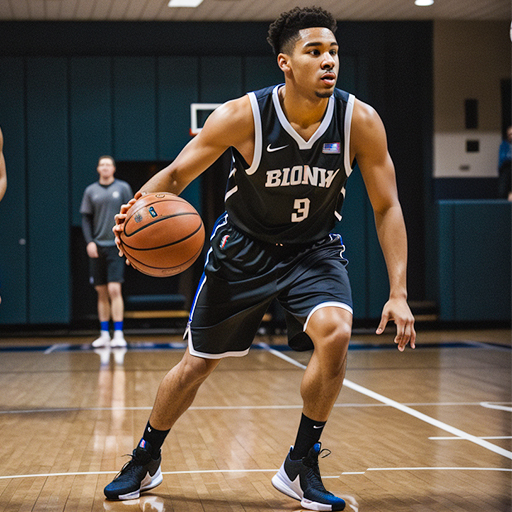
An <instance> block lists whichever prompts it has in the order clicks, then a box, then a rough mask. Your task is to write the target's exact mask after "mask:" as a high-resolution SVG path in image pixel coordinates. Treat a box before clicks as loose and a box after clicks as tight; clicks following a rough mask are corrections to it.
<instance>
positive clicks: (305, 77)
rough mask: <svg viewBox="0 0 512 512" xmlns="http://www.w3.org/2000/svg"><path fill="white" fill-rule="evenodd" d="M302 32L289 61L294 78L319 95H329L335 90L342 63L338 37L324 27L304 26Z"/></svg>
mask: <svg viewBox="0 0 512 512" xmlns="http://www.w3.org/2000/svg"><path fill="white" fill-rule="evenodd" d="M299 34H300V39H299V40H298V41H297V42H296V43H295V47H294V49H293V53H292V55H291V56H290V61H289V62H290V68H291V70H292V72H293V77H294V80H295V82H296V84H297V85H298V86H299V87H302V88H306V89H308V90H310V91H312V92H313V93H314V94H315V95H316V96H317V97H319V98H328V97H329V96H331V95H332V93H333V92H334V88H335V86H336V80H337V78H338V71H339V64H340V63H339V58H338V43H337V42H336V38H335V37H334V34H333V33H332V32H331V31H330V30H329V29H328V28H323V27H314V28H305V29H302V30H301V31H300V32H299Z"/></svg>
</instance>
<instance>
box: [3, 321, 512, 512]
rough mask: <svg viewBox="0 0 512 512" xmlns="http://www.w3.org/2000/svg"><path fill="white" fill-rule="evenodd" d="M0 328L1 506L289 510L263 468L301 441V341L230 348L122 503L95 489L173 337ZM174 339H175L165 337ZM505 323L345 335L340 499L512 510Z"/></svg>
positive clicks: (329, 434)
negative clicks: (107, 342) (106, 339)
mask: <svg viewBox="0 0 512 512" xmlns="http://www.w3.org/2000/svg"><path fill="white" fill-rule="evenodd" d="M127 339H128V341H129V342H130V346H129V348H128V350H127V351H126V350H121V349H116V350H112V351H111V352H109V351H108V350H103V351H102V350H96V351H94V350H92V349H91V347H90V342H91V341H92V338H68V339H65V338H34V339H29V338H24V339H12V338H11V339H7V338H5V339H1V338H0V439H1V442H0V512H4V511H5V512H7V511H9V512H11V511H12V512H14V511H19V512H22V511H23V512H24V511H47V510H48V511H50V510H51V511H54V512H60V511H66V512H71V511H77V512H84V511H104V510H107V511H124V512H137V511H144V512H164V511H176V512H184V511H190V512H196V511H205V512H214V511H215V512H217V511H226V512H227V511H230V512H231V511H233V512H235V511H236V512H241V511H247V512H259V511H270V512H284V511H290V512H291V511H297V510H301V508H300V503H299V502H297V501H295V500H292V499H290V498H287V497H286V496H284V495H282V494H280V493H279V492H277V491H276V490H274V488H273V487H272V485H271V483H270V479H271V477H272V476H273V474H274V472H275V471H276V470H277V469H278V468H279V466H280V465H281V463H282V461H283V459H284V457H285V456H286V453H287V451H288V449H289V446H290V444H291V443H293V441H294V437H295V432H296V429H297V425H298V421H299V418H300V413H301V405H300V404H301V400H300V396H299V391H298V390H299V384H300V380H301V376H302V373H303V368H304V365H306V364H307V361H308V358H309V354H308V353H302V354H298V353H294V352H291V351H288V350H285V347H284V346H283V345H281V344H282V343H283V339H282V338H280V337H272V338H271V337H263V336H262V337H259V338H258V339H256V340H255V346H254V348H253V350H251V352H250V354H249V355H248V356H247V357H245V358H232V359H226V360H224V361H223V362H222V363H221V364H220V366H219V367H218V369H217V370H216V371H215V372H214V373H213V375H212V376H211V377H210V378H209V379H208V380H207V381H206V383H205V384H204V385H203V387H202V388H201V389H200V391H199V394H198V396H197V399H196V401H195V402H194V404H193V406H192V408H191V409H190V410H189V411H187V413H185V415H184V416H183V417H182V418H181V419H180V421H179V422H178V423H177V424H176V426H175V428H174V429H173V430H172V431H171V433H170V434H169V437H168V439H167V441H166V443H165V445H164V448H163V463H162V471H163V473H164V481H163V484H162V485H161V486H159V487H157V488H156V489H154V490H153V491H149V492H147V493H145V494H143V497H141V498H140V499H138V500H133V501H130V502H109V501H105V500H104V498H103V487H104V486H105V485H106V484H107V483H108V482H109V481H110V480H111V479H112V478H113V477H114V476H115V474H116V473H117V471H118V470H119V469H120V468H121V466H122V465H123V464H124V462H125V461H126V460H127V459H126V458H124V457H123V455H124V454H127V453H131V451H132V449H133V447H134V445H135V443H136V442H137V441H138V440H139V438H140V436H141V434H142V430H143V427H144V425H145V423H146V420H147V417H148V415H149V411H150V409H151V406H152V404H153V399H154V396H155V393H156V390H157V387H158V384H159V382H160V380H161V378H162V377H163V376H164V374H165V373H166V371H167V370H168V369H169V368H170V367H171V366H173V365H174V364H176V362H177V361H178V360H179V359H180V357H181V355H182V353H183V346H182V345H181V340H180V338H179V337H175V338H172V339H171V338H170V337H167V336H154V337H147V336H146V337H142V336H135V335H131V336H130V335H127ZM170 341H171V342H172V343H170ZM511 355H512V350H511V336H510V331H508V330H486V331H483V330H475V331H471V330H467V331H455V330H452V331H427V332H420V333H419V337H418V348H417V349H416V350H415V351H411V350H407V351H406V352H405V353H403V354H401V353H399V352H398V351H397V350H396V349H395V348H394V345H393V343H392V335H391V331H390V332H389V334H385V335H384V336H383V337H377V336H374V335H372V334H369V333H363V332H361V333H358V332H357V331H356V332H355V333H354V335H353V339H352V343H351V350H350V352H349V363H348V371H347V380H346V382H345V386H344V388H343V390H342V392H341V394H340V397H339V398H338V401H337V403H336V406H335V408H334V410H333V413H332V415H331V418H330V420H329V422H328V424H327V427H326V429H325V432H324V434H323V436H322V441H323V447H325V448H329V449H330V450H331V451H332V454H331V455H330V456H329V457H327V458H324V459H321V462H320V468H321V471H322V475H323V479H324V483H325V485H326V487H327V488H328V489H329V490H331V491H332V492H334V493H336V494H338V495H341V496H344V497H346V500H347V507H346V510H347V511H349V512H354V511H362V512H370V511H371V512H389V511H392V512H409V511H410V512H413V511H414V512H428V511H443V512H444V511H453V512H477V511H478V512H480V511H482V510H485V511H486V512H505V511H507V512H508V511H510V510H511V481H512V478H511V477H512V465H511V460H512V451H511V450H512V446H511V436H512V422H511V419H512V398H511Z"/></svg>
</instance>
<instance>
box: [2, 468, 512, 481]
mask: <svg viewBox="0 0 512 512" xmlns="http://www.w3.org/2000/svg"><path fill="white" fill-rule="evenodd" d="M277 471H278V468H274V469H194V470H190V471H162V475H201V474H211V473H216V474H219V473H276V472H277ZM366 471H501V472H509V473H510V472H512V469H509V468H456V467H430V468H429V467H404V468H368V469H367V470H366ZM366 471H344V472H343V473H341V474H342V475H344V476H345V475H364V474H365V473H366ZM117 473H118V471H76V472H69V473H34V474H30V475H7V476H0V480H17V479H20V478H50V477H63V476H89V475H117ZM339 477H340V476H339V475H330V476H325V475H322V479H323V480H325V479H329V478H330V479H333V478H339Z"/></svg>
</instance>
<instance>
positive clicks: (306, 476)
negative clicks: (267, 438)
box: [272, 443, 345, 511]
mask: <svg viewBox="0 0 512 512" xmlns="http://www.w3.org/2000/svg"><path fill="white" fill-rule="evenodd" d="M321 446H322V445H321V444H320V443H316V444H315V446H313V448H311V450H309V453H308V455H307V456H306V457H304V458H303V459H301V460H292V459H290V453H291V449H290V453H288V456H287V457H286V459H285V461H284V462H283V465H282V466H281V468H280V469H279V471H278V472H277V473H276V474H275V475H274V476H273V478H272V485H273V486H274V487H275V488H276V489H277V490H278V491H281V492H282V493H284V494H286V495H287V496H290V497H291V498H294V499H296V500H299V501H300V504H301V505H302V506H303V507H304V508H307V509H309V510H328V511H330V510H344V509H345V501H344V500H342V499H341V498H338V497H337V496H334V494H332V493H330V492H329V491H327V490H326V489H325V487H324V484H323V483H322V478H321V477H320V469H319V467H318V456H319V455H320V454H321V453H322V452H324V451H327V452H328V453H326V455H324V457H326V456H327V455H329V453H331V452H330V451H329V450H320V448H321Z"/></svg>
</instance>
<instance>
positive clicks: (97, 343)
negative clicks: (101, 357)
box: [92, 334, 110, 348]
mask: <svg viewBox="0 0 512 512" xmlns="http://www.w3.org/2000/svg"><path fill="white" fill-rule="evenodd" d="M92 346H93V347H94V348H101V347H110V335H109V334H101V336H100V337H99V338H98V339H96V340H94V341H93V342H92Z"/></svg>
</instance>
